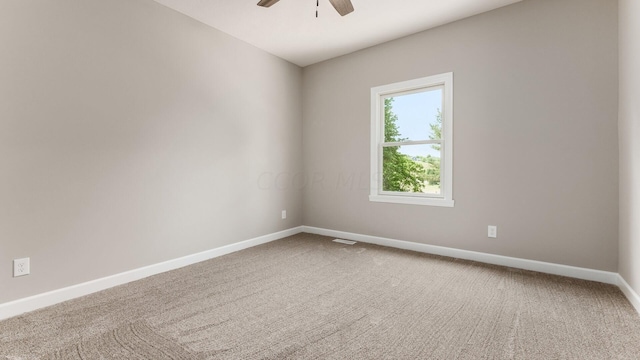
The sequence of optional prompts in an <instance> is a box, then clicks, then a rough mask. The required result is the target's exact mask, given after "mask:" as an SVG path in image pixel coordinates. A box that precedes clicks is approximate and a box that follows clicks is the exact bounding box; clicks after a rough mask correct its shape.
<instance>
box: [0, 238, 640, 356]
mask: <svg viewBox="0 0 640 360" xmlns="http://www.w3.org/2000/svg"><path fill="white" fill-rule="evenodd" d="M38 358H43V359H296V358H302V359H637V358H640V317H639V316H638V314H637V313H635V311H634V309H633V308H632V307H631V305H630V304H629V303H628V302H627V300H626V299H625V298H624V296H623V295H622V293H621V292H620V290H619V289H618V288H616V287H614V286H610V285H605V284H601V283H595V282H588V281H581V280H575V279H570V278H564V277H558V276H551V275H544V274H539V273H534V272H529V271H520V270H514V269H508V268H502V267H498V266H491V265H483V264H478V263H474V262H470V261H463V260H455V259H450V258H443V257H437V256H430V255H424V254H418V253H413V252H409V251H402V250H395V249H388V248H383V247H379V246H374V245H366V244H362V243H358V244H356V245H353V246H349V245H341V244H336V243H333V242H331V239H330V238H326V237H321V236H316V235H308V234H300V235H296V236H293V237H289V238H286V239H283V240H280V241H276V242H273V243H269V244H266V245H262V246H259V247H255V248H252V249H248V250H244V251H241V252H238V253H234V254H231V255H227V256H224V257H221V258H217V259H213V260H210V261H206V262H203V263H199V264H196V265H192V266H189V267H186V268H182V269H178V270H175V271H172V272H168V273H164V274H160V275H157V276H153V277H151V278H147V279H144V280H141V281H138V282H135V283H131V284H127V285H123V286H119V287H117V288H113V289H110V290H107V291H103V292H100V293H97V294H94V295H91V296H87V297H84V298H81V299H76V300H73V301H69V302H66V303H63V304H60V305H56V306H53V307H50V308H47V309H43V310H40V311H36V312H33V313H30V314H27V315H24V316H19V317H16V318H13V319H9V320H6V321H3V322H0V359H3V360H4V359H12V360H14V359H38Z"/></svg>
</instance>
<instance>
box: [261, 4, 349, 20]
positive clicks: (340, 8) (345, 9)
mask: <svg viewBox="0 0 640 360" xmlns="http://www.w3.org/2000/svg"><path fill="white" fill-rule="evenodd" d="M278 1H280V0H260V2H258V6H262V7H270V6H271V5H273V4H275V3H277V2H278ZM329 2H330V3H331V5H333V7H334V8H335V9H336V11H337V12H338V14H340V15H342V16H345V15H347V14H349V13H351V12H352V11H353V4H351V0H329Z"/></svg>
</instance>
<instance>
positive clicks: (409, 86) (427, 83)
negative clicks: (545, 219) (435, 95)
mask: <svg viewBox="0 0 640 360" xmlns="http://www.w3.org/2000/svg"><path fill="white" fill-rule="evenodd" d="M434 87H440V88H443V97H444V99H443V109H442V117H443V119H442V140H441V141H440V142H434V143H440V144H441V151H442V153H441V161H440V166H441V168H440V177H441V180H440V194H418V193H403V192H391V191H383V189H382V148H383V147H382V144H383V143H384V99H385V98H388V97H392V96H394V95H403V94H407V93H412V92H414V93H415V92H419V91H424V90H428V89H429V88H434ZM407 143H412V142H410V141H408V142H407ZM413 143H420V144H422V143H425V144H427V143H431V142H430V141H419V142H413ZM387 145H388V144H387ZM370 189H371V192H370V194H369V201H375V202H386V203H398V204H413V205H430V206H444V207H453V205H454V201H453V73H452V72H449V73H445V74H439V75H433V76H427V77H423V78H420V79H414V80H409V81H402V82H397V83H393V84H388V85H382V86H376V87H373V88H371V187H370Z"/></svg>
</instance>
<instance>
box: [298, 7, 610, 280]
mask: <svg viewBox="0 0 640 360" xmlns="http://www.w3.org/2000/svg"><path fill="white" fill-rule="evenodd" d="M617 10H618V9H617V2H616V1H611V0H553V1H551V0H527V1H524V2H521V3H517V4H514V5H511V6H508V7H505V8H501V9H498V10H495V11H491V12H488V13H484V14H481V15H479V16H474V17H472V18H468V19H465V20H461V21H458V22H455V23H452V24H449V25H445V26H442V27H438V28H435V29H432V30H429V31H426V32H422V33H419V34H416V35H412V36H409V37H406V38H403V39H399V40H396V41H392V42H389V43H386V44H382V45H379V46H375V47H372V48H369V49H366V50H363V51H360V52H356V53H353V54H350V55H346V56H343V57H340V58H336V59H333V60H329V61H326V62H323V63H319V64H316V65H313V66H310V67H307V68H305V69H304V71H303V91H304V93H303V114H304V115H303V121H304V125H303V147H304V166H305V172H306V173H307V174H308V176H309V178H310V179H312V181H310V182H309V183H308V184H307V186H306V187H305V188H304V198H303V214H304V218H303V222H304V224H305V225H309V226H316V227H322V228H329V229H335V230H341V231H349V232H356V233H362V234H368V235H374V236H383V237H389V238H395V239H400V240H407V241H413V242H418V243H425V244H433V245H441V246H447V247H452V248H460V249H467V250H475V251H482V252H488V253H492V254H500V255H506V256H514V257H519V258H526V259H533V260H541V261H547V262H552V263H559V264H566V265H573V266H580V267H587V268H593V269H600V270H607V271H616V270H617V264H618V261H617V258H618V251H617V243H618V181H617V174H618V134H617V112H618V97H617V91H618V57H617V54H618V48H617V43H618V40H617V36H618V34H617V14H618V13H617ZM449 71H453V72H454V84H455V85H454V89H455V90H454V91H455V95H454V169H453V172H454V199H455V202H456V203H455V208H437V207H427V206H415V205H397V204H384V203H372V202H369V201H368V193H369V189H368V187H369V131H370V129H369V124H370V114H369V112H370V111H369V96H370V88H371V87H373V86H377V85H383V84H388V83H392V82H397V81H402V80H408V79H413V78H418V77H422V76H427V75H433V74H440V73H444V72H449ZM487 225H497V226H498V238H497V239H491V240H490V239H487Z"/></svg>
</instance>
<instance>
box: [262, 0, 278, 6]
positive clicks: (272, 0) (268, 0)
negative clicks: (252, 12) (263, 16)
mask: <svg viewBox="0 0 640 360" xmlns="http://www.w3.org/2000/svg"><path fill="white" fill-rule="evenodd" d="M278 1H280V0H260V1H259V2H258V6H262V7H269V6H271V5H273V4H275V3H277V2H278Z"/></svg>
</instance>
